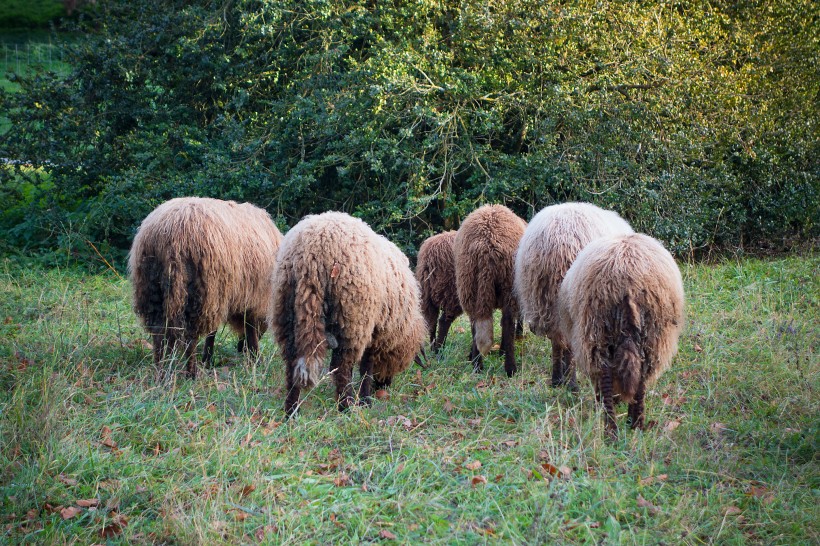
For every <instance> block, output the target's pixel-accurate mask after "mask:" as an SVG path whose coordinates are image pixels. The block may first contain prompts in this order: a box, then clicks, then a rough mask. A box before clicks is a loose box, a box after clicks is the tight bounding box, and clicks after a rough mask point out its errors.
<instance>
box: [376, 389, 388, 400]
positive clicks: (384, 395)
mask: <svg viewBox="0 0 820 546" xmlns="http://www.w3.org/2000/svg"><path fill="white" fill-rule="evenodd" d="M375 396H376V400H390V392H389V391H387V390H386V389H379V390H377V391H376V393H375Z"/></svg>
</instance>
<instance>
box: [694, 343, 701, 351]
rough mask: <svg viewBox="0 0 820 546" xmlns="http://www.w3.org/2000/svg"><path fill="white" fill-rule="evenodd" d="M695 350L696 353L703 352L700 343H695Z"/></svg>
mask: <svg viewBox="0 0 820 546" xmlns="http://www.w3.org/2000/svg"><path fill="white" fill-rule="evenodd" d="M695 352H696V353H702V352H703V347H701V346H700V345H698V344H697V343H695Z"/></svg>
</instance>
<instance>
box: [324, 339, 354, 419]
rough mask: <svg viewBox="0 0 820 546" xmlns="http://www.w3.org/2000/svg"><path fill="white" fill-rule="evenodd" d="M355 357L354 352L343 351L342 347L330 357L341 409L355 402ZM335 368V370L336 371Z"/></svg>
mask: <svg viewBox="0 0 820 546" xmlns="http://www.w3.org/2000/svg"><path fill="white" fill-rule="evenodd" d="M355 360H356V359H355V358H354V355H353V353H352V352H350V351H343V350H342V348H341V347H339V348H338V349H336V350H335V351H333V356H332V357H330V370H331V371H332V372H333V377H334V379H335V381H336V399H337V400H338V404H339V411H345V410H347V408H348V407H350V406H351V405H352V404H353V403H354V401H355V400H354V399H353V385H351V381H352V380H353V363H354V362H355ZM334 370H335V371H334Z"/></svg>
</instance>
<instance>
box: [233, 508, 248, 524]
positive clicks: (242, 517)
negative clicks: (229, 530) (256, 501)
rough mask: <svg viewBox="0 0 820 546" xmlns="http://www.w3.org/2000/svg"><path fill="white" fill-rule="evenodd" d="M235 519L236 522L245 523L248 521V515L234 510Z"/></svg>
mask: <svg viewBox="0 0 820 546" xmlns="http://www.w3.org/2000/svg"><path fill="white" fill-rule="evenodd" d="M233 519H235V520H236V521H245V520H246V519H248V513H247V512H245V511H242V510H234V512H233Z"/></svg>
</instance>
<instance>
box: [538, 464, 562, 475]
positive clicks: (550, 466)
mask: <svg viewBox="0 0 820 546" xmlns="http://www.w3.org/2000/svg"><path fill="white" fill-rule="evenodd" d="M541 467H542V468H543V469H544V470H546V471H547V474H549V475H550V476H557V475H558V472H559V470H558V467H557V466H555V465H553V464H551V463H541Z"/></svg>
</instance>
